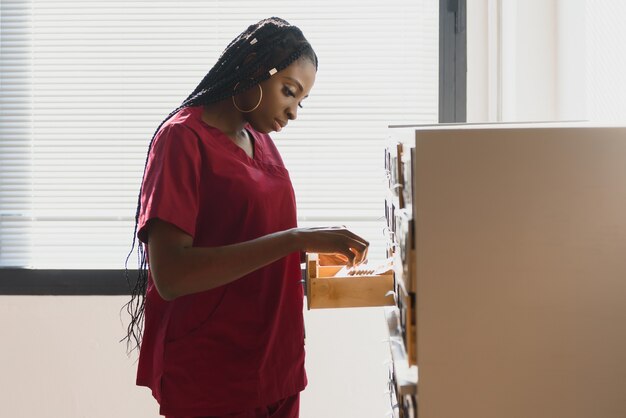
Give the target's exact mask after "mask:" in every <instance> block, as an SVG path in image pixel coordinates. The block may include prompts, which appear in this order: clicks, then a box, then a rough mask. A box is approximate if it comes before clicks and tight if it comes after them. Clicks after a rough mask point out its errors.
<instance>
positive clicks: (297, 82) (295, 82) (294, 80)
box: [285, 75, 309, 98]
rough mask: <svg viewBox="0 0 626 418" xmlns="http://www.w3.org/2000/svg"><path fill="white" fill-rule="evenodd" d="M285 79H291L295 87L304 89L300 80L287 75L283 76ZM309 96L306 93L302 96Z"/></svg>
mask: <svg viewBox="0 0 626 418" xmlns="http://www.w3.org/2000/svg"><path fill="white" fill-rule="evenodd" d="M285 78H286V79H288V80H291V81H293V83H294V84H295V85H296V87H298V89H299V90H300V91H304V88H303V87H302V84H300V82H299V81H298V80H296V79H295V78H293V77H289V76H288V75H286V76H285ZM307 97H309V95H308V94H307V95H306V96H304V98H307Z"/></svg>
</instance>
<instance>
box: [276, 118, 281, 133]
mask: <svg viewBox="0 0 626 418" xmlns="http://www.w3.org/2000/svg"><path fill="white" fill-rule="evenodd" d="M282 129H283V127H282V126H280V123H278V121H277V120H276V119H274V130H275V131H276V132H280V131H281V130H282Z"/></svg>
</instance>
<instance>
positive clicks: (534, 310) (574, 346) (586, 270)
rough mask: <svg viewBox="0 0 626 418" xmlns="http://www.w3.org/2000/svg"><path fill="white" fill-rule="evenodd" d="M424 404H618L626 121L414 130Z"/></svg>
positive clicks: (434, 413)
mask: <svg viewBox="0 0 626 418" xmlns="http://www.w3.org/2000/svg"><path fill="white" fill-rule="evenodd" d="M414 169H415V170H416V178H415V198H414V200H415V202H414V205H415V206H414V218H415V220H416V239H417V242H416V247H417V248H416V250H417V252H416V257H417V292H416V294H417V321H418V322H417V332H418V339H417V344H418V367H419V384H418V394H419V395H418V400H419V401H418V408H419V416H420V418H459V417H463V418H503V417H507V418H528V417H533V418H554V417H568V418H588V417H602V418H623V417H625V416H626V390H625V389H624V388H625V387H626V130H625V129H620V128H577V129H569V128H567V129H565V128H563V129H561V128H558V129H557V128H548V129H485V130H482V129H481V130H455V131H446V130H439V131H423V132H420V131H418V133H417V140H416V162H415V167H414Z"/></svg>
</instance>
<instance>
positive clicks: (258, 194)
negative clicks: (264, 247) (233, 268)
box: [137, 107, 307, 416]
mask: <svg viewBox="0 0 626 418" xmlns="http://www.w3.org/2000/svg"><path fill="white" fill-rule="evenodd" d="M201 115H202V107H191V108H186V109H183V110H181V111H180V112H178V113H177V114H176V115H175V116H174V117H172V118H171V119H170V120H168V121H167V122H166V123H165V124H164V125H163V126H162V127H161V129H160V130H159V132H158V134H157V136H156V137H155V140H154V143H153V146H152V150H151V151H150V154H149V157H148V164H147V168H146V174H145V178H144V183H143V188H142V193H141V213H140V217H139V226H138V228H139V229H138V231H139V232H138V237H139V239H140V240H141V241H143V242H146V240H147V236H146V235H147V233H146V232H147V231H146V228H145V226H146V223H147V222H148V221H149V220H150V219H153V218H159V219H161V220H164V221H167V222H169V223H171V224H173V225H175V226H177V227H178V228H180V229H181V230H183V231H185V232H186V233H187V234H189V235H191V236H192V237H193V245H194V246H195V247H215V246H222V245H229V244H234V243H239V242H243V241H248V240H251V239H254V238H258V237H261V236H264V235H267V234H270V233H273V232H277V231H282V230H286V229H289V228H293V227H295V226H296V225H297V223H296V205H295V196H294V192H293V188H292V185H291V181H290V179H289V174H288V172H287V170H286V169H285V167H284V165H283V162H282V159H281V157H280V154H279V153H278V150H277V149H276V147H275V146H274V144H273V142H272V140H271V138H270V137H269V135H267V134H262V133H259V132H256V131H254V130H253V129H252V127H250V126H247V129H248V131H249V132H250V133H251V134H252V136H253V138H254V158H250V157H248V155H247V154H246V153H245V151H243V150H242V149H241V148H239V147H238V146H237V145H235V144H234V143H233V142H232V141H231V140H230V139H229V138H228V137H227V136H226V135H224V134H223V133H222V132H221V131H219V130H218V129H216V128H213V127H211V126H209V125H207V124H206V123H204V122H203V121H202V119H201ZM148 256H149V254H148ZM300 278H301V273H300V257H299V254H298V253H293V254H290V255H288V256H286V257H284V258H282V259H280V260H278V261H276V262H274V263H271V264H269V265H267V266H265V267H263V268H260V269H258V270H256V271H254V272H253V273H250V274H248V275H246V276H244V277H242V278H240V279H238V280H235V281H234V282H231V283H229V284H226V285H223V286H220V287H218V288H215V289H212V290H208V291H205V292H201V293H196V294H192V295H187V296H182V297H179V298H177V299H175V300H173V301H170V302H167V301H165V300H163V299H162V298H161V297H160V296H159V294H158V292H157V290H156V288H155V286H154V282H153V281H152V277H151V276H150V275H148V288H147V297H146V305H145V325H144V335H143V341H142V344H141V350H140V357H139V365H138V371H137V384H138V385H141V386H147V387H149V388H151V389H152V394H153V395H154V397H155V398H156V399H157V401H158V402H159V404H160V405H161V408H160V412H161V414H168V415H185V416H187V415H191V416H197V415H220V414H227V413H234V412H239V411H244V410H247V409H253V408H255V407H259V406H264V405H268V404H270V403H273V402H276V401H278V400H280V399H283V398H286V397H288V396H291V395H294V394H296V393H298V392H300V391H302V390H303V389H304V387H305V386H306V383H307V379H306V374H305V371H304V319H303V312H302V307H303V297H304V295H303V289H302V285H301V283H300Z"/></svg>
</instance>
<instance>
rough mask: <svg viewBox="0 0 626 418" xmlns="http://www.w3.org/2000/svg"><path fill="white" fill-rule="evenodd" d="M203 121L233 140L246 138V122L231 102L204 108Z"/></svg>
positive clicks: (225, 101) (221, 102) (213, 104)
mask: <svg viewBox="0 0 626 418" xmlns="http://www.w3.org/2000/svg"><path fill="white" fill-rule="evenodd" d="M202 120H203V121H204V122H205V123H207V124H208V125H210V126H213V127H214V128H217V129H219V130H220V131H222V132H224V134H226V135H228V136H229V137H231V138H233V139H236V138H238V137H241V136H245V126H246V120H245V119H244V118H243V116H242V115H241V113H239V112H238V111H237V110H236V109H235V108H234V107H233V106H232V104H230V101H227V100H222V101H220V102H217V103H212V104H210V105H206V106H204V109H203V111H202Z"/></svg>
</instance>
